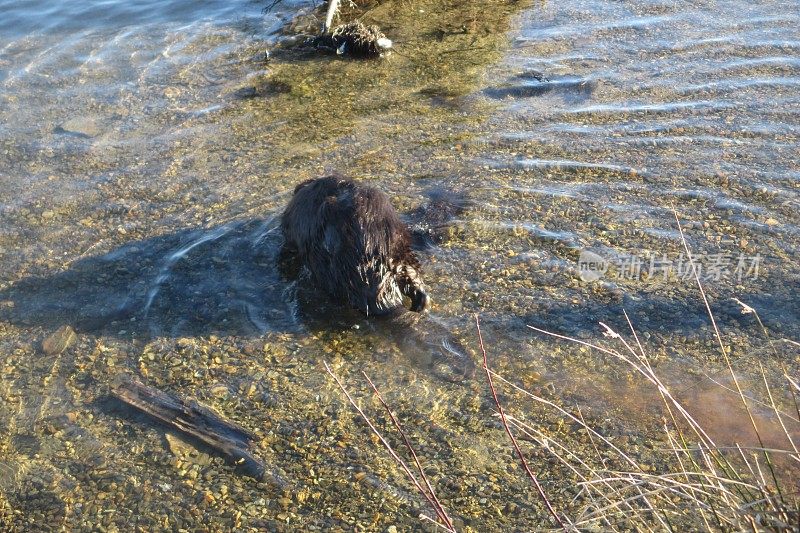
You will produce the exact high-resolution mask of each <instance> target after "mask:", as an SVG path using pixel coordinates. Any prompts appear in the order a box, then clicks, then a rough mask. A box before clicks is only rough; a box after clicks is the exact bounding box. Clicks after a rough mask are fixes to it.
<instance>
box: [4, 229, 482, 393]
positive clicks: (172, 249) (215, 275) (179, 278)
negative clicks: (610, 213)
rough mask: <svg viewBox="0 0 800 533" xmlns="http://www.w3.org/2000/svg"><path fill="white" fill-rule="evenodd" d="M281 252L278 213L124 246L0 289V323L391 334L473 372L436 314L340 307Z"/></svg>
mask: <svg viewBox="0 0 800 533" xmlns="http://www.w3.org/2000/svg"><path fill="white" fill-rule="evenodd" d="M282 248H283V235H282V232H281V231H280V222H279V217H277V216H275V217H270V218H265V219H253V220H246V221H237V222H231V223H228V224H224V225H221V226H217V227H213V228H203V229H188V230H182V231H178V232H176V233H172V234H167V235H162V236H159V237H153V238H150V239H146V240H141V241H134V242H130V243H127V244H125V245H123V246H121V247H119V248H117V249H116V250H113V251H111V252H109V253H107V254H104V255H100V256H95V257H88V258H85V259H80V260H78V261H76V262H75V263H73V264H72V265H71V266H70V267H69V268H68V269H67V270H64V271H62V272H58V273H55V274H53V275H50V276H42V277H29V278H25V279H22V280H20V281H18V282H16V283H14V284H13V285H12V286H11V287H8V288H6V289H4V290H0V301H4V302H6V305H4V306H2V307H0V321H4V322H8V323H11V324H15V325H18V326H22V327H42V328H44V329H46V330H54V329H56V328H59V327H61V326H63V325H65V324H67V325H70V326H72V327H73V329H75V330H76V331H78V332H83V333H90V334H93V335H101V336H107V337H112V338H120V339H126V340H130V339H131V338H133V339H137V340H144V341H147V340H150V339H152V338H156V337H162V338H163V337H166V338H181V337H200V336H207V335H211V334H215V335H220V336H240V337H261V336H263V335H265V334H268V333H304V332H314V333H322V332H325V333H332V332H333V333H335V332H341V331H352V332H354V334H356V335H359V336H362V335H364V336H375V337H378V338H384V339H387V340H388V341H389V342H390V343H393V344H394V345H396V346H397V347H398V348H400V351H401V352H402V353H403V354H404V356H405V357H406V358H407V359H408V360H410V361H414V362H415V364H416V365H417V366H422V367H426V368H428V369H430V370H431V371H432V372H433V373H434V374H437V375H439V376H440V377H442V378H444V379H446V380H449V381H460V380H461V379H462V378H464V377H466V376H468V375H470V374H471V373H472V372H473V371H474V364H473V361H472V360H471V359H470V358H469V356H468V355H467V352H466V350H465V349H464V348H463V347H462V346H461V345H460V344H459V343H458V341H457V340H455V339H454V338H453V336H452V334H451V333H450V331H449V328H448V326H447V325H446V324H445V323H443V322H442V321H441V319H438V318H437V317H434V316H431V315H429V314H427V313H425V314H420V313H414V312H410V311H407V310H405V309H400V310H397V311H396V312H394V313H390V314H389V315H386V316H380V317H367V316H365V315H364V314H362V313H360V312H358V311H357V310H354V309H349V308H347V307H343V306H341V305H339V304H338V303H336V302H333V301H331V300H330V299H329V298H328V297H327V295H326V294H325V293H324V292H323V291H322V290H321V289H319V288H317V287H314V286H313V284H312V283H311V282H310V280H308V279H306V276H307V273H305V272H304V271H302V270H298V269H297V265H296V263H295V262H294V261H292V260H290V258H287V257H285V256H284V255H283V250H282Z"/></svg>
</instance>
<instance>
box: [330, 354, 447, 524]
mask: <svg viewBox="0 0 800 533" xmlns="http://www.w3.org/2000/svg"><path fill="white" fill-rule="evenodd" d="M323 364H324V365H325V370H326V371H327V372H328V374H329V375H330V376H331V377H332V378H333V380H334V381H335V382H336V384H337V385H338V386H339V388H340V389H341V391H342V392H343V393H344V395H345V396H346V397H347V400H348V401H349V402H350V405H352V406H353V408H354V409H355V410H356V411H358V414H360V415H361V418H363V419H364V422H366V423H367V425H368V426H369V428H370V429H371V430H372V432H373V433H374V434H375V436H376V437H378V439H379V440H380V441H381V443H382V444H383V446H384V447H385V448H386V450H387V451H388V452H389V455H391V456H392V459H394V460H395V462H396V463H397V464H399V465H400V467H401V468H402V469H403V472H405V474H406V476H408V478H409V479H410V480H411V483H413V484H414V487H416V489H417V491H418V492H419V493H420V494H422V495H423V496H424V497H425V499H426V500H427V501H428V503H429V504H430V505H431V507H433V509H434V511H436V515H437V517H438V516H439V513H438V509H437V507H436V504H435V503H434V502H433V500H432V499H431V497H430V495H429V494H428V493H427V492H426V491H425V489H423V488H422V485H420V484H419V481H417V478H416V477H415V476H414V474H413V472H411V469H410V468H408V465H407V464H406V463H405V461H403V460H402V459H401V458H400V456H399V455H397V453H396V452H395V451H394V449H393V448H392V446H391V445H390V444H389V443H388V442H387V441H386V439H385V438H384V437H383V435H381V432H380V431H378V429H377V428H376V427H375V426H374V425H373V423H372V421H371V420H370V419H369V417H367V415H366V414H364V411H362V410H361V408H360V407H359V406H358V404H357V403H356V402H355V400H353V397H352V396H350V393H349V392H347V389H346V388H345V387H344V385H343V384H342V382H341V380H340V379H339V377H338V376H337V375H336V374H334V373H333V370H331V367H330V366H328V362H327V361H323ZM440 519H441V517H440ZM445 529H447V531H450V532H451V533H455V530H454V529H452V527H450V526H445Z"/></svg>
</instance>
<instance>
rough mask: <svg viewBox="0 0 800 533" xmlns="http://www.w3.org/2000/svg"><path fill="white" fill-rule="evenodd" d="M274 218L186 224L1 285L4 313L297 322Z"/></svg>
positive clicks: (0, 316) (265, 327)
mask: <svg viewBox="0 0 800 533" xmlns="http://www.w3.org/2000/svg"><path fill="white" fill-rule="evenodd" d="M277 226H278V224H277V221H276V220H275V219H273V218H269V219H255V220H248V221H243V222H233V223H229V224H225V225H222V226H217V227H214V228H210V229H188V230H182V231H178V232H176V233H172V234H167V235H162V236H158V237H153V238H150V239H146V240H141V241H134V242H130V243H127V244H125V245H123V246H121V247H119V248H117V249H116V250H114V251H112V252H109V253H107V254H105V255H101V256H95V257H88V258H84V259H80V260H78V261H76V262H75V263H73V264H72V265H71V266H70V267H69V268H68V269H67V270H65V271H62V272H58V273H56V274H53V275H51V276H44V277H29V278H25V279H22V280H20V281H18V282H16V283H14V284H13V285H12V286H11V287H9V288H7V289H5V290H2V291H0V300H5V301H10V302H12V305H7V306H5V308H4V309H3V310H2V311H0V320H3V321H7V322H10V323H13V324H17V325H21V326H41V327H44V328H47V329H52V328H56V327H59V326H61V325H64V324H69V325H71V326H72V327H73V328H74V329H75V330H76V331H80V332H87V333H93V334H98V335H108V336H112V337H124V338H130V337H131V336H133V337H136V338H140V337H144V338H151V337H156V336H163V337H184V336H196V335H208V334H212V333H213V334H219V335H262V334H264V333H267V332H270V331H296V330H298V329H300V324H299V322H298V318H297V313H296V306H295V305H294V302H293V300H292V298H290V297H287V291H289V290H291V284H290V283H287V282H286V281H285V280H284V279H282V277H281V274H280V272H279V271H278V268H277V266H276V265H277V256H278V253H279V250H280V245H281V242H282V237H281V235H280V231H279V229H278V227H277Z"/></svg>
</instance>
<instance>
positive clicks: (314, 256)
mask: <svg viewBox="0 0 800 533" xmlns="http://www.w3.org/2000/svg"><path fill="white" fill-rule="evenodd" d="M281 229H282V230H283V235H284V238H285V248H286V250H287V251H289V252H290V253H294V254H296V256H297V258H298V259H299V260H300V262H301V263H302V265H303V266H305V267H306V268H307V269H308V271H309V273H310V274H311V278H312V279H313V281H314V283H315V284H316V285H317V286H318V287H320V288H322V289H324V290H325V291H326V292H327V293H328V294H330V296H332V297H333V298H334V299H335V300H338V301H342V302H347V303H349V304H350V305H351V306H353V307H354V308H356V309H359V310H361V311H362V312H364V313H366V314H367V315H383V314H387V313H390V312H392V311H394V310H396V309H399V308H402V307H403V297H404V296H407V297H408V298H410V300H411V310H412V311H418V312H422V311H424V310H425V308H426V307H427V305H428V295H427V293H426V289H425V285H424V283H423V281H422V276H421V269H420V264H419V261H418V260H417V258H416V256H415V255H414V252H413V251H412V250H411V234H410V232H409V230H408V227H407V226H406V225H405V223H403V221H401V220H400V217H399V216H398V215H397V212H396V211H395V210H394V207H392V204H391V202H390V201H389V197H388V196H387V195H386V194H385V193H383V192H382V191H380V190H378V189H376V188H374V187H369V186H366V185H361V184H359V183H356V182H355V181H353V180H349V179H346V178H343V177H341V176H326V177H323V178H315V179H311V180H308V181H305V182H303V183H301V184H300V185H298V186H297V187H296V188H295V191H294V196H293V197H292V199H291V201H290V202H289V205H288V206H287V207H286V210H285V211H284V213H283V217H282V219H281Z"/></svg>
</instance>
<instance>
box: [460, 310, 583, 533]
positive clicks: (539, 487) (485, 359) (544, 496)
mask: <svg viewBox="0 0 800 533" xmlns="http://www.w3.org/2000/svg"><path fill="white" fill-rule="evenodd" d="M475 325H476V326H477V328H478V340H479V341H480V346H481V353H482V354H483V369H484V370H485V371H486V379H487V380H488V382H489V388H490V389H491V391H492V397H493V398H494V403H495V405H496V406H497V410H498V412H499V413H500V419H501V420H502V421H503V427H504V428H505V430H506V433H507V434H508V437H509V438H510V439H511V443H512V444H513V445H514V450H515V451H516V452H517V457H519V460H520V462H521V463H522V467H523V469H524V470H525V472H526V473H527V474H528V477H529V478H531V481H532V482H533V484H534V486H535V487H536V490H537V491H538V492H539V496H541V497H542V500H543V501H544V504H545V506H546V507H547V510H548V511H549V512H550V514H551V515H552V516H553V518H555V520H556V522H558V524H559V525H560V526H561V527H562V528H563V529H564V531H568V528H567V526H566V524H565V523H564V521H563V520H562V518H561V517H560V516H558V513H556V511H555V509H553V505H552V504H551V503H550V499H549V498H548V497H547V494H545V492H544V489H543V488H542V485H541V484H540V483H539V480H538V479H536V476H534V475H533V472H531V469H530V467H529V466H528V461H527V460H526V459H525V456H524V455H523V454H522V450H520V448H519V444H517V439H515V438H514V434H513V433H512V432H511V428H510V427H508V421H507V420H506V415H505V412H504V411H503V406H502V405H501V404H500V399H499V398H498V397H497V391H496V390H495V388H494V383H492V373H491V371H490V370H489V359H488V357H487V355H486V348H485V347H484V345H483V335H482V334H481V321H480V318H478V315H475Z"/></svg>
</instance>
